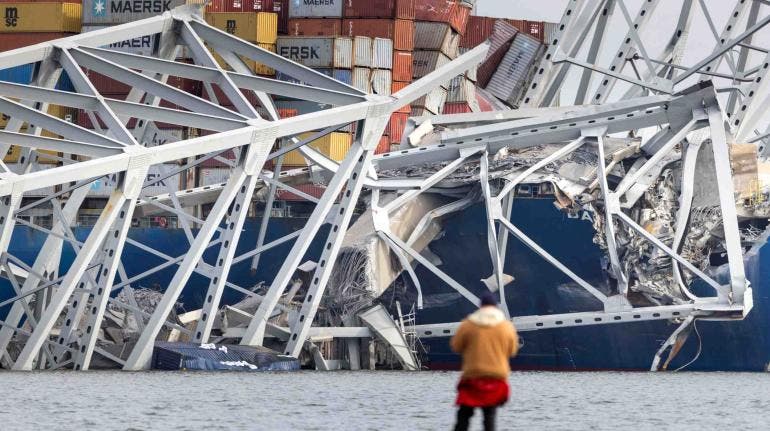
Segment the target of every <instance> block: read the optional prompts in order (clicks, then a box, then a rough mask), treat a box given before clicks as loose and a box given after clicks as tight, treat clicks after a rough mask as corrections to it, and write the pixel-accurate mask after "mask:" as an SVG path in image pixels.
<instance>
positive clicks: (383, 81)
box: [372, 69, 393, 96]
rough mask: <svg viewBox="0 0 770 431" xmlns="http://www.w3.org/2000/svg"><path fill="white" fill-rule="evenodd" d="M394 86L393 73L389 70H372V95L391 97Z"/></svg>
mask: <svg viewBox="0 0 770 431" xmlns="http://www.w3.org/2000/svg"><path fill="white" fill-rule="evenodd" d="M392 86H393V72H391V71H390V70H387V69H375V70H372V94H379V95H380V96H390V93H391V91H392Z"/></svg>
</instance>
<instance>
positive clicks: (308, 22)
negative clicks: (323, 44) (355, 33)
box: [286, 18, 347, 36]
mask: <svg viewBox="0 0 770 431" xmlns="http://www.w3.org/2000/svg"><path fill="white" fill-rule="evenodd" d="M286 33H287V34H288V35H290V36H347V34H345V33H344V32H343V29H342V20H340V19H333V18H326V19H324V18H305V19H289V20H288V23H287V30H286Z"/></svg>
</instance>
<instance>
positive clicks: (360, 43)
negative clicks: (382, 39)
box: [353, 36, 374, 67]
mask: <svg viewBox="0 0 770 431" xmlns="http://www.w3.org/2000/svg"><path fill="white" fill-rule="evenodd" d="M373 54H374V51H373V48H372V38H371V37H366V36H356V37H355V38H353V66H355V67H372V56H373Z"/></svg>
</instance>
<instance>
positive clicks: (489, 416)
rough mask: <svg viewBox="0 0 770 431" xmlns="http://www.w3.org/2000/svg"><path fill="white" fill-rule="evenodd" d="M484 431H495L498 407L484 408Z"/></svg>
mask: <svg viewBox="0 0 770 431" xmlns="http://www.w3.org/2000/svg"><path fill="white" fill-rule="evenodd" d="M482 410H483V411H484V431H495V414H496V413H497V407H484V408H483V409H482Z"/></svg>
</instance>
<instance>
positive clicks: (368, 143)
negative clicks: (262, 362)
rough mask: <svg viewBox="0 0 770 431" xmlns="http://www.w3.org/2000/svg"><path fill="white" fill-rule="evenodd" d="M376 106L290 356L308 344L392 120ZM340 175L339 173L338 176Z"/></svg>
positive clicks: (351, 155)
mask: <svg viewBox="0 0 770 431" xmlns="http://www.w3.org/2000/svg"><path fill="white" fill-rule="evenodd" d="M372 108H374V109H370V111H372V110H374V111H375V112H373V114H375V115H371V116H367V118H366V120H365V121H364V122H363V123H362V124H359V125H360V126H361V127H362V128H361V129H358V130H359V133H358V136H357V137H356V142H355V143H354V144H353V147H352V148H351V149H350V151H349V152H348V155H347V156H346V157H345V162H348V159H350V162H351V164H352V166H353V169H352V170H351V172H350V176H347V182H346V185H345V193H344V194H343V196H342V198H341V199H340V203H339V211H338V212H337V213H336V214H335V215H334V218H333V221H332V228H331V231H330V232H329V236H328V238H327V239H326V244H325V245H324V248H323V251H322V252H321V259H320V261H319V262H318V265H317V266H316V269H315V272H314V273H313V277H312V281H311V282H310V287H309V288H308V292H307V294H306V295H305V300H304V301H303V303H302V308H301V309H300V312H299V317H298V318H297V319H296V320H295V321H294V322H293V323H292V324H291V334H290V336H289V342H288V344H287V346H286V351H285V353H286V354H287V355H291V356H294V357H297V356H299V354H300V352H301V351H302V346H303V345H304V344H305V340H306V339H307V336H308V331H309V330H310V326H311V325H312V323H313V319H314V318H315V314H316V311H317V310H318V306H319V305H320V304H321V298H322V297H323V293H324V290H325V289H326V285H327V283H328V282H329V276H330V275H331V272H332V269H333V268H334V265H335V263H336V260H337V255H338V253H339V250H340V247H341V246H342V241H343V240H344V239H345V233H346V232H347V229H348V225H349V224H350V220H351V218H352V217H353V213H354V212H355V209H356V203H357V202H358V196H359V195H360V193H361V186H362V185H363V181H364V178H366V174H367V171H368V168H369V166H370V162H371V159H372V156H373V155H374V149H375V148H376V147H377V144H378V142H379V140H380V136H382V132H383V131H385V127H386V126H387V124H388V121H390V115H389V114H390V112H389V111H388V112H387V114H388V115H382V114H383V113H382V112H377V109H376V108H378V107H377V106H373V107H372ZM376 114H380V115H376ZM343 163H344V162H343ZM339 174H340V173H339V172H337V175H339ZM335 197H336V196H329V197H328V198H330V199H334V198H335ZM326 198H327V196H326V193H324V199H326Z"/></svg>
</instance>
